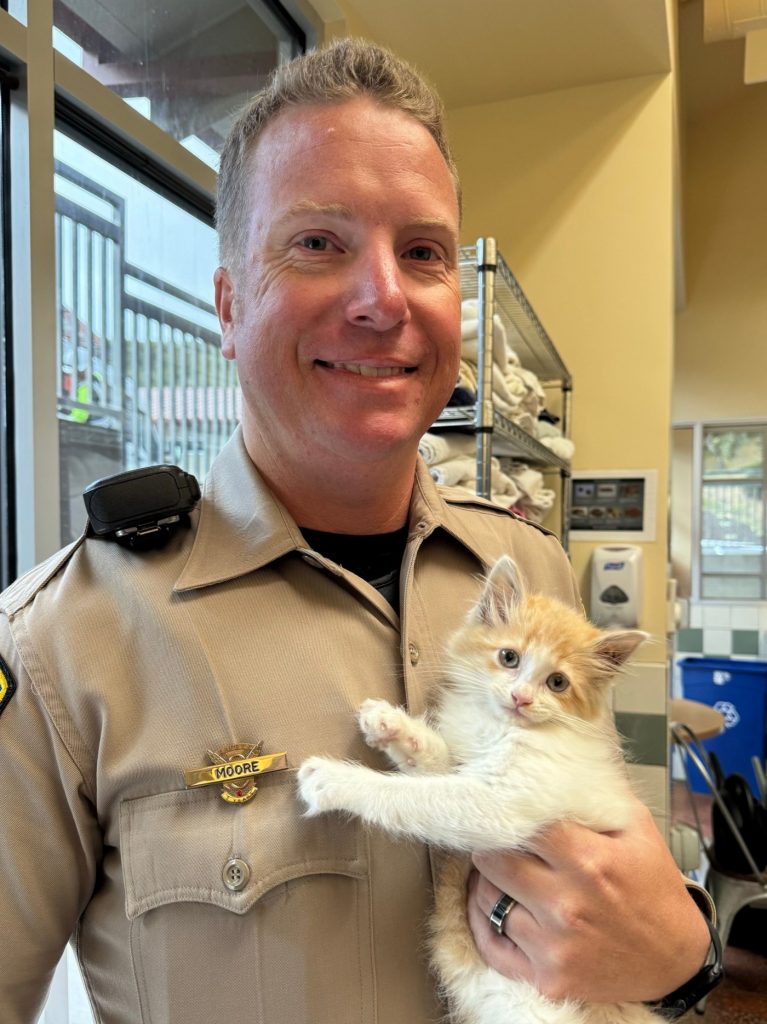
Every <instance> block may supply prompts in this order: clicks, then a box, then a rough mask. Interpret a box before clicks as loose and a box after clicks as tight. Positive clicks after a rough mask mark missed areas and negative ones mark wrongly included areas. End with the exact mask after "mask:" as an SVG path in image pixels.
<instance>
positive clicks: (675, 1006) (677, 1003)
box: [648, 879, 724, 1020]
mask: <svg viewBox="0 0 767 1024" xmlns="http://www.w3.org/2000/svg"><path fill="white" fill-rule="evenodd" d="M685 884H686V886H687V891H688V892H689V894H690V896H691V897H692V899H693V900H695V902H696V904H697V905H698V908H699V909H700V911H701V913H702V914H703V916H704V918H705V919H706V924H707V925H708V930H709V934H710V935H711V946H710V947H709V951H708V955H707V956H706V962H705V963H704V965H703V967H701V969H700V970H699V971H698V973H697V974H696V975H695V977H693V978H690V980H689V981H686V982H685V983H684V985H680V986H679V988H678V989H675V991H673V992H671V993H669V995H667V996H665V997H664V998H663V999H660V1000H658V1001H657V1002H655V1003H649V1004H648V1005H649V1006H650V1007H651V1008H652V1009H653V1010H657V1012H658V1015H659V1016H660V1017H662V1018H663V1019H665V1020H678V1019H679V1018H680V1017H683V1016H684V1015H685V1014H686V1013H687V1012H688V1010H691V1009H692V1008H693V1006H695V1005H696V1004H697V1003H699V1002H700V1001H701V999H703V998H704V996H707V995H708V994H709V992H712V991H713V990H714V989H715V988H716V986H717V985H718V984H719V983H720V982H721V981H722V979H723V978H724V970H723V967H722V943H721V941H720V939H719V932H718V931H717V930H716V909H715V907H714V901H713V900H712V899H711V896H710V895H709V894H708V892H707V891H706V890H705V889H704V888H703V886H702V885H698V884H697V883H695V882H691V881H690V880H689V879H685Z"/></svg>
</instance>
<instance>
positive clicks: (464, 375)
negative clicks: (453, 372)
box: [458, 359, 477, 395]
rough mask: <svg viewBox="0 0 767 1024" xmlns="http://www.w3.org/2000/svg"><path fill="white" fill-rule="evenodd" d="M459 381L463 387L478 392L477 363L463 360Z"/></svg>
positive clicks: (459, 371)
mask: <svg viewBox="0 0 767 1024" xmlns="http://www.w3.org/2000/svg"><path fill="white" fill-rule="evenodd" d="M458 383H459V385H460V386H461V387H463V388H468V389H469V391H473V392H474V394H475V395H476V393H477V364H476V363H469V362H467V361H466V360H465V359H462V360H461V363H460V367H459V370H458Z"/></svg>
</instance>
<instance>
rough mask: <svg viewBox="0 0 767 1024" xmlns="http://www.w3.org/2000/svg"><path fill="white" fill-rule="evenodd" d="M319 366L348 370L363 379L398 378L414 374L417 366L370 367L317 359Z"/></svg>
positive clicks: (362, 364) (363, 364) (361, 364)
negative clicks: (406, 374)
mask: <svg viewBox="0 0 767 1024" xmlns="http://www.w3.org/2000/svg"><path fill="white" fill-rule="evenodd" d="M316 363H317V365H318V366H324V367H326V368H327V369H329V370H347V371H348V372H349V373H358V374H359V375H360V376H361V377H398V376H401V375H402V374H405V373H413V372H414V370H415V366H368V365H367V364H365V363H328V362H326V361H325V360H324V359H317V360H316Z"/></svg>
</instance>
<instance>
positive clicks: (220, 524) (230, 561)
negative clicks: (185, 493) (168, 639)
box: [173, 427, 303, 591]
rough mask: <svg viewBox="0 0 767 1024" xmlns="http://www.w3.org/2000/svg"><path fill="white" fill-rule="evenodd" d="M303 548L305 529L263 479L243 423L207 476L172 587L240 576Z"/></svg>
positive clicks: (179, 588)
mask: <svg viewBox="0 0 767 1024" xmlns="http://www.w3.org/2000/svg"><path fill="white" fill-rule="evenodd" d="M302 546H303V540H302V537H301V531H300V530H299V529H298V527H297V526H296V524H295V522H294V521H293V518H292V516H291V515H290V513H289V512H288V511H287V509H286V508H285V507H284V506H283V505H282V504H281V503H280V502H279V501H278V500H277V498H275V497H274V495H273V494H272V493H271V491H270V490H269V488H268V487H267V486H266V484H265V483H264V481H263V479H262V478H261V476H260V474H259V472H258V470H257V469H256V467H255V466H254V464H253V462H252V460H251V458H250V456H249V455H248V452H247V449H246V448H245V442H244V441H243V438H242V429H241V428H240V427H238V428H237V430H236V431H235V432H234V434H233V435H232V437H231V438H230V439H229V440H228V441H227V443H226V444H225V445H224V447H223V448H222V449H221V451H220V452H219V454H218V456H217V457H216V459H215V460H214V462H213V465H212V466H211V468H210V470H209V472H208V475H207V477H206V478H205V485H204V487H203V492H202V501H201V502H200V513H199V520H198V523H197V532H196V534H195V538H194V543H193V545H192V550H191V552H190V554H189V558H188V559H187V562H186V565H185V566H184V568H183V569H182V571H181V575H180V576H179V577H178V579H177V580H176V583H175V586H174V588H173V589H174V590H176V591H183V590H194V589H196V588H198V587H205V586H209V585H210V584H213V583H222V582H223V581H224V580H231V579H235V578H236V577H238V576H244V575H245V574H246V573H249V572H253V571H254V570H255V569H260V568H261V567H262V566H263V565H266V564H268V563H269V562H272V561H274V560H275V559H276V558H280V557H281V556H282V555H285V554H287V552H289V551H294V550H295V549H296V548H298V547H302Z"/></svg>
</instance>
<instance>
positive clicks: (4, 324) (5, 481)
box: [0, 69, 16, 589]
mask: <svg viewBox="0 0 767 1024" xmlns="http://www.w3.org/2000/svg"><path fill="white" fill-rule="evenodd" d="M10 81H11V79H10V77H9V76H8V75H6V73H5V72H4V71H3V70H2V69H0V589H4V588H5V587H7V586H8V584H9V583H11V582H12V580H13V578H14V576H15V570H16V564H15V563H16V557H15V523H14V513H13V509H14V506H15V495H14V486H13V387H12V378H13V347H12V344H11V342H12V339H11V335H10V324H11V317H10V315H9V314H10V307H9V304H8V303H9V296H10V294H11V287H10V285H11V280H10V270H11V260H10V239H9V237H8V232H7V230H6V229H7V225H8V215H9V210H8V202H9V198H10V181H9V172H8V164H9V155H10V154H9V151H8V121H9V113H10V95H9V82H10Z"/></svg>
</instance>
